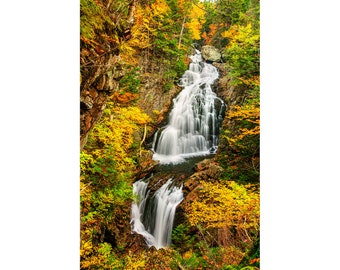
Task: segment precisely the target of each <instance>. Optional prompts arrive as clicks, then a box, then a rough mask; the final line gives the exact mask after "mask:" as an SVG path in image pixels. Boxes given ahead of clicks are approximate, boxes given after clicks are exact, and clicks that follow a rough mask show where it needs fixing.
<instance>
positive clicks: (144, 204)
mask: <svg viewBox="0 0 340 270" xmlns="http://www.w3.org/2000/svg"><path fill="white" fill-rule="evenodd" d="M147 186H148V182H144V181H143V179H142V180H139V181H137V182H135V183H134V184H133V193H134V194H135V195H136V196H137V201H135V202H134V203H133V204H132V209H131V230H132V232H136V233H138V234H141V235H143V236H144V238H145V241H146V243H147V245H148V246H149V247H151V246H154V247H155V248H156V249H160V248H162V247H165V246H169V245H170V242H171V232H172V226H173V222H174V217H175V211H176V207H177V205H178V204H179V203H180V202H181V201H182V200H183V193H182V187H176V186H173V185H172V179H169V180H168V181H167V182H166V183H165V184H164V185H163V186H162V187H161V188H160V189H158V190H157V191H156V192H155V194H154V195H153V196H152V197H151V198H150V197H149V193H150V192H149V191H147Z"/></svg>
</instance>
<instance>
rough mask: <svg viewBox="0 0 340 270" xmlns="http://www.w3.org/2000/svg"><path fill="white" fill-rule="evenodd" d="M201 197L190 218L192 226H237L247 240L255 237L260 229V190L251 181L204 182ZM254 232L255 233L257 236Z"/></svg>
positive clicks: (193, 207)
mask: <svg viewBox="0 0 340 270" xmlns="http://www.w3.org/2000/svg"><path fill="white" fill-rule="evenodd" d="M201 184H202V188H201V189H200V192H199V199H198V200H196V201H194V202H192V203H191V205H190V208H189V211H188V220H189V223H190V225H192V226H199V225H201V226H204V227H205V228H224V227H234V228H235V230H236V232H237V234H238V235H239V236H240V237H242V238H243V240H244V241H253V237H254V236H257V234H258V231H259V214H260V213H259V194H258V193H257V192H256V191H255V190H254V188H252V187H251V186H250V185H247V186H243V185H238V184H237V183H235V182H233V181H231V182H228V183H227V186H224V185H222V184H219V183H208V182H201ZM253 235H254V236H253Z"/></svg>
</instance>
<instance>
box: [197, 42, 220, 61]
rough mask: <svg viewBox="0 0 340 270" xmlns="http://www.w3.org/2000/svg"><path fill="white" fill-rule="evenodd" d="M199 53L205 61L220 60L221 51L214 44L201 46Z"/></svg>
mask: <svg viewBox="0 0 340 270" xmlns="http://www.w3.org/2000/svg"><path fill="white" fill-rule="evenodd" d="M201 53H202V57H203V59H204V60H205V61H211V62H219V61H221V53H220V52H219V51H218V49H217V48H215V47H214V46H211V45H206V46H203V47H202V49H201Z"/></svg>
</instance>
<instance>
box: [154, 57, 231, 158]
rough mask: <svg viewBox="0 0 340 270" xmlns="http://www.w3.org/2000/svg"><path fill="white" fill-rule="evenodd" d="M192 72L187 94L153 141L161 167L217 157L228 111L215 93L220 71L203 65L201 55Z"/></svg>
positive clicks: (185, 78) (182, 83) (184, 79)
mask: <svg viewBox="0 0 340 270" xmlns="http://www.w3.org/2000/svg"><path fill="white" fill-rule="evenodd" d="M190 58H191V60H192V62H191V63H190V65H189V70H187V71H185V73H184V75H183V76H182V78H181V81H180V86H181V87H183V90H182V91H181V92H180V93H179V95H178V96H177V97H176V98H175V99H174V100H173V103H174V104H173V109H172V111H171V113H170V118H169V124H168V125H167V126H165V127H164V128H162V129H161V130H159V131H158V132H157V133H156V134H155V137H154V141H153V151H154V155H153V159H154V160H159V161H160V163H161V164H171V163H172V164H176V163H181V162H183V161H184V160H185V158H188V157H193V156H203V155H207V154H211V153H215V152H216V150H217V145H218V136H219V131H220V126H221V123H222V120H223V113H224V110H225V105H224V102H223V101H222V100H221V99H220V98H218V97H217V96H216V94H215V93H214V92H213V91H212V88H211V85H212V84H213V83H214V81H215V80H216V79H217V78H218V71H217V69H216V68H215V67H214V66H213V65H211V64H208V63H205V62H203V60H202V56H201V53H200V52H199V51H198V50H196V54H195V55H192V56H191V57H190Z"/></svg>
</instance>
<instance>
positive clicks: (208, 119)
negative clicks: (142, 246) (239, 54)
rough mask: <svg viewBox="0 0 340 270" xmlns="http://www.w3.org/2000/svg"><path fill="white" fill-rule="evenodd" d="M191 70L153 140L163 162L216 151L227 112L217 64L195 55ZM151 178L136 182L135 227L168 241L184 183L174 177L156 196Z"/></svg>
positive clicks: (153, 241)
mask: <svg viewBox="0 0 340 270" xmlns="http://www.w3.org/2000/svg"><path fill="white" fill-rule="evenodd" d="M190 58H191V60H192V62H191V63H190V66H189V70H187V71H186V72H185V73H184V75H183V76H182V78H181V81H180V86H181V87H183V90H182V91H181V92H180V93H179V95H178V96H177V97H176V98H175V99H174V100H173V102H174V104H173V109H172V111H171V113H170V118H169V124H168V125H167V126H165V127H164V128H162V129H161V130H159V131H158V132H157V133H156V134H155V137H154V141H153V151H154V155H153V159H155V160H159V161H160V164H178V163H182V162H183V161H185V158H190V157H194V156H204V155H208V154H212V153H215V152H216V150H217V145H218V137H219V133H220V127H221V124H222V120H223V114H224V111H225V104H224V102H223V101H222V100H221V99H220V98H218V97H217V96H216V94H215V93H214V92H213V91H212V88H211V86H212V84H213V83H214V81H215V80H216V79H217V78H218V71H217V69H216V68H215V67H214V66H213V65H211V64H208V63H204V62H203V60H202V56H201V53H200V52H199V51H197V50H196V54H195V55H192V56H191V57H190ZM148 183H149V182H148V181H144V180H143V179H142V180H139V181H137V182H135V183H134V184H133V192H134V194H135V195H136V197H137V201H135V202H134V203H133V204H132V209H131V230H132V232H135V233H138V234H141V235H143V236H144V238H145V241H146V243H147V245H148V246H149V247H151V246H154V247H156V248H157V249H159V248H162V247H165V246H169V245H170V242H171V232H172V227H173V222H174V217H175V211H176V207H177V205H178V204H179V203H180V202H181V201H182V200H183V193H182V187H176V186H174V185H173V182H172V179H171V178H170V179H169V180H168V181H167V182H166V183H165V184H164V185H163V186H162V187H161V188H160V189H158V190H157V191H156V192H155V193H154V195H153V196H150V191H148V189H147V186H148Z"/></svg>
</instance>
